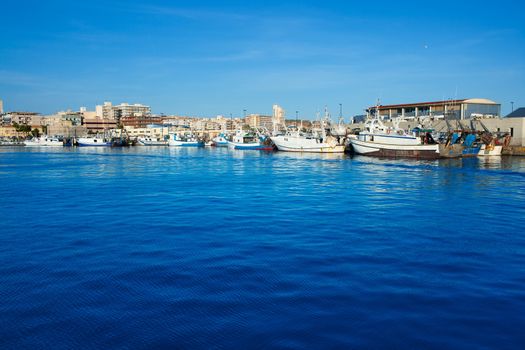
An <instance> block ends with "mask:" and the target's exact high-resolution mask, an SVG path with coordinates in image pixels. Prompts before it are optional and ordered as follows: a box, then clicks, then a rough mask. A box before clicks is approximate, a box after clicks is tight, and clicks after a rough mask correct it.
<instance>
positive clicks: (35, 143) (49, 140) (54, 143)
mask: <svg viewBox="0 0 525 350" xmlns="http://www.w3.org/2000/svg"><path fill="white" fill-rule="evenodd" d="M24 145H26V146H30V147H42V146H47V147H62V146H64V143H63V141H62V140H60V139H59V138H57V137H39V138H32V139H30V140H25V141H24Z"/></svg>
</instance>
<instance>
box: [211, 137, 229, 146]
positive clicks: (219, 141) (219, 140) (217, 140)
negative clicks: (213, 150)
mask: <svg viewBox="0 0 525 350" xmlns="http://www.w3.org/2000/svg"><path fill="white" fill-rule="evenodd" d="M211 141H212V146H215V147H228V139H226V135H224V134H219V135H218V136H216V137H214V138H213V139H212V140H211Z"/></svg>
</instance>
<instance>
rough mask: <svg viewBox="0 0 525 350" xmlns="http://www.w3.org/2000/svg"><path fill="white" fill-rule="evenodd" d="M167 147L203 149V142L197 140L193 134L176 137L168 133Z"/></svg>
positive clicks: (174, 134)
mask: <svg viewBox="0 0 525 350" xmlns="http://www.w3.org/2000/svg"><path fill="white" fill-rule="evenodd" d="M168 137H169V138H168V145H169V146H176V147H204V141H201V140H199V139H198V138H197V137H195V135H193V134H187V135H177V134H176V133H169V136H168Z"/></svg>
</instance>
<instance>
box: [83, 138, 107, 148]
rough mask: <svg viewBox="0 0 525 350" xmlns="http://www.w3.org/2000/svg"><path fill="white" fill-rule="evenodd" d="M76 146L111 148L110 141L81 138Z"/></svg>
mask: <svg viewBox="0 0 525 350" xmlns="http://www.w3.org/2000/svg"><path fill="white" fill-rule="evenodd" d="M77 144H78V146H79V147H111V141H104V140H101V139H90V138H82V137H81V138H79V139H78V140H77Z"/></svg>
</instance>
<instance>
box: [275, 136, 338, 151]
mask: <svg viewBox="0 0 525 350" xmlns="http://www.w3.org/2000/svg"><path fill="white" fill-rule="evenodd" d="M270 139H271V140H272V142H273V143H274V144H275V146H276V147H277V149H278V150H279V151H286V152H311V153H344V151H345V146H344V145H340V144H338V142H337V139H336V138H335V137H333V136H327V137H325V138H322V137H317V136H312V135H302V134H298V133H297V134H293V133H291V134H286V135H279V136H271V137H270Z"/></svg>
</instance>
